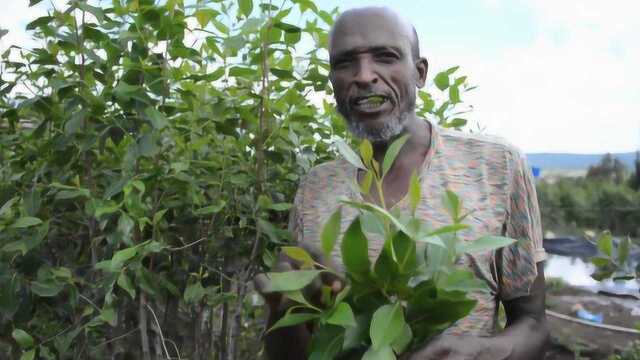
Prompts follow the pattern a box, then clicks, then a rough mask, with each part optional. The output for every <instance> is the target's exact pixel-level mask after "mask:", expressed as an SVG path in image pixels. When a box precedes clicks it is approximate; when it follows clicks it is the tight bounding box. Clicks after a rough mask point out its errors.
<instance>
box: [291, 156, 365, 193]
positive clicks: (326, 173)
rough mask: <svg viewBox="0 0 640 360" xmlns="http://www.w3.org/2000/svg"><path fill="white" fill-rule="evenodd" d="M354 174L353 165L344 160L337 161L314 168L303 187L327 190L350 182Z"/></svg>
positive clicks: (307, 175)
mask: <svg viewBox="0 0 640 360" xmlns="http://www.w3.org/2000/svg"><path fill="white" fill-rule="evenodd" d="M352 174H353V165H351V164H349V163H348V162H347V161H346V160H344V159H335V160H331V161H327V162H324V163H322V164H318V165H315V166H313V167H312V168H311V169H310V170H309V171H308V172H307V174H306V175H305V176H304V178H303V180H302V182H301V183H300V186H301V187H304V188H307V189H309V188H312V189H313V188H318V187H321V188H325V189H326V188H327V187H333V186H335V185H336V184H340V183H346V182H348V180H349V178H350V176H352Z"/></svg>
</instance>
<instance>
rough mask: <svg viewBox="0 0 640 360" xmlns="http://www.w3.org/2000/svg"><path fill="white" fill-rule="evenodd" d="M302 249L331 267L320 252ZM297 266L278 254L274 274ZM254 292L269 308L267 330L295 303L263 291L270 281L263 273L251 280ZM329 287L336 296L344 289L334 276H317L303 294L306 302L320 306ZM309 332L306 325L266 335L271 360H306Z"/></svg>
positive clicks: (307, 247)
mask: <svg viewBox="0 0 640 360" xmlns="http://www.w3.org/2000/svg"><path fill="white" fill-rule="evenodd" d="M301 247H303V248H304V249H305V250H306V251H307V252H308V253H309V254H310V255H311V257H313V259H314V260H315V261H316V262H317V263H319V264H322V265H323V266H327V267H330V268H334V267H333V266H332V264H331V262H330V260H328V259H324V257H323V256H322V255H321V252H320V251H319V250H318V249H316V248H312V247H311V246H307V245H304V246H301ZM300 265H301V264H300V263H299V262H297V261H295V260H294V259H291V258H290V257H288V256H286V254H284V253H280V254H279V255H278V260H277V262H276V264H275V265H274V267H273V271H274V272H283V271H293V270H298V269H300ZM253 283H254V286H255V289H256V290H257V291H258V292H259V293H260V294H262V296H263V297H264V299H265V303H266V305H267V307H268V309H269V316H268V319H267V329H269V328H270V327H271V326H273V324H275V322H276V321H278V320H279V319H280V318H281V317H282V316H284V314H285V313H286V311H287V310H288V309H289V308H290V307H291V306H293V305H295V303H294V302H293V301H291V300H290V299H287V298H286V297H284V296H283V295H282V294H279V293H265V291H264V289H266V288H267V286H268V284H269V278H268V277H267V276H266V275H265V274H259V275H257V276H256V277H255V278H254V280H253ZM323 285H326V286H329V287H331V289H332V292H333V293H334V294H337V293H338V292H340V290H342V288H343V287H344V283H343V281H342V280H341V279H340V278H338V277H337V276H335V275H333V274H328V273H324V272H323V273H322V274H321V275H320V277H319V278H318V279H316V280H314V281H313V282H312V283H311V284H309V285H307V287H305V288H304V289H303V291H302V293H303V294H304V296H305V298H306V299H307V300H309V302H311V303H313V304H316V305H320V299H321V294H322V286H323ZM311 333H312V329H311V328H310V327H308V326H305V324H301V325H296V326H290V327H285V328H280V329H276V330H274V331H271V332H268V333H267V334H266V335H265V350H266V352H267V357H268V358H269V359H271V360H276V359H277V360H303V359H306V358H307V350H308V348H309V344H310V341H311Z"/></svg>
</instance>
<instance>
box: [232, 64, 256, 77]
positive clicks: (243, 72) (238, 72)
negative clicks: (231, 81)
mask: <svg viewBox="0 0 640 360" xmlns="http://www.w3.org/2000/svg"><path fill="white" fill-rule="evenodd" d="M257 73H258V72H257V71H256V70H255V69H251V68H248V67H242V66H234V67H232V68H231V69H229V76H237V77H244V78H251V77H253V76H255V75H256V74H257Z"/></svg>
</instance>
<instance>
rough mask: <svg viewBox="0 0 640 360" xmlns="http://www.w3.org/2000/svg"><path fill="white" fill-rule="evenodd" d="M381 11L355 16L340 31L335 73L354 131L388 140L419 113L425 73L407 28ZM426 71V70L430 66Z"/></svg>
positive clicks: (343, 111)
mask: <svg viewBox="0 0 640 360" xmlns="http://www.w3.org/2000/svg"><path fill="white" fill-rule="evenodd" d="M394 20H395V19H393V18H388V17H385V16H384V15H381V14H363V15H351V16H349V17H348V18H347V19H344V21H342V22H340V23H339V24H338V25H337V27H336V28H335V29H334V32H333V36H332V43H331V49H330V61H331V73H330V79H331V83H332V84H333V89H334V93H335V98H336V102H337V105H338V111H339V112H340V113H341V114H342V116H344V118H345V119H346V121H347V123H348V125H349V128H350V130H351V131H352V132H353V133H354V135H356V136H358V137H361V138H367V139H369V140H371V141H372V142H387V141H389V140H390V139H391V138H393V137H394V136H396V135H398V134H400V133H401V132H402V131H403V129H404V124H405V122H406V121H407V119H408V118H409V117H410V116H412V115H413V114H414V111H415V98H416V86H417V85H420V86H421V85H422V84H421V82H422V81H424V79H423V77H422V76H421V75H420V74H419V73H418V72H417V70H416V66H415V63H414V61H413V58H412V55H411V33H410V32H409V31H408V30H407V27H406V26H403V25H401V24H399V23H398V22H397V21H394ZM425 71H426V69H425Z"/></svg>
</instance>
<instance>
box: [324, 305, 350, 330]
mask: <svg viewBox="0 0 640 360" xmlns="http://www.w3.org/2000/svg"><path fill="white" fill-rule="evenodd" d="M327 323H329V324H333V325H339V326H343V327H350V326H356V318H355V317H354V316H353V310H351V306H349V304H347V303H346V302H341V303H339V304H338V305H337V306H336V308H335V309H333V311H332V312H331V314H330V315H329V317H328V318H327Z"/></svg>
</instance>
